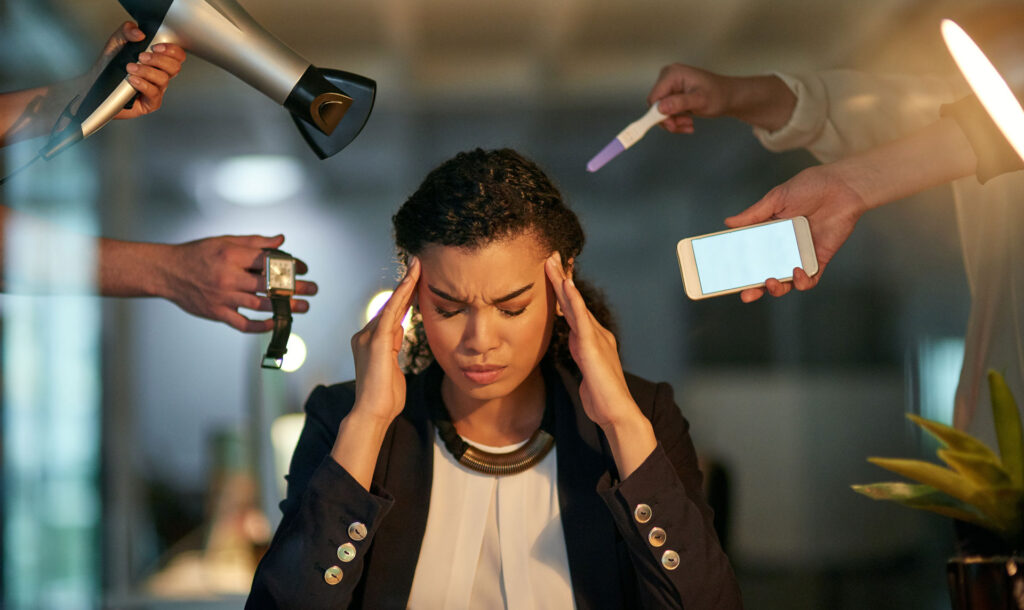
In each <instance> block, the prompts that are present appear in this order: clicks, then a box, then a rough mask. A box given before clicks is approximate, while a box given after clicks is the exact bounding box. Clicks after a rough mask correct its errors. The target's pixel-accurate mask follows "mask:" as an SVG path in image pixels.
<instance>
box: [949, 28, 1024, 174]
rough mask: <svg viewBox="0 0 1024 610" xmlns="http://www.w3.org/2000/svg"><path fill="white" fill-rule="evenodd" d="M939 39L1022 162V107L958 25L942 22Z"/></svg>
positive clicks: (1023, 116)
mask: <svg viewBox="0 0 1024 610" xmlns="http://www.w3.org/2000/svg"><path fill="white" fill-rule="evenodd" d="M942 37H943V38H944V39H945V41H946V46H947V47H948V48H949V52H950V53H951V54H952V55H953V59H954V60H955V61H956V64H957V66H958V67H959V68H960V71H961V72H962V73H963V75H964V78H965V79H967V83H968V84H969V85H970V86H971V89H972V90H973V91H974V94H975V95H977V96H978V99H979V100H980V101H981V104H982V106H984V107H985V110H986V111H988V113H989V115H990V116H991V117H992V120H994V121H995V122H996V125H998V126H999V130H1000V131H1002V132H1003V135H1004V136H1005V137H1006V139H1007V140H1009V141H1010V145H1011V146H1013V149H1014V150H1015V151H1017V155H1018V156H1020V158H1021V159H1024V108H1021V105H1020V102H1018V101H1017V97H1016V96H1015V95H1014V94H1013V91H1011V90H1010V87H1009V85H1007V84H1006V81H1005V80H1004V79H1003V77H1002V76H1000V75H999V72H998V71H997V70H996V68H995V66H993V65H992V62H991V61H989V60H988V58H987V57H985V54H984V53H983V52H982V50H981V49H980V48H978V45H977V44H975V43H974V41H973V40H971V37H970V36H968V35H967V32H965V31H964V30H963V29H962V28H961V27H960V26H959V25H957V24H956V23H955V22H953V21H951V20H949V19H943V20H942Z"/></svg>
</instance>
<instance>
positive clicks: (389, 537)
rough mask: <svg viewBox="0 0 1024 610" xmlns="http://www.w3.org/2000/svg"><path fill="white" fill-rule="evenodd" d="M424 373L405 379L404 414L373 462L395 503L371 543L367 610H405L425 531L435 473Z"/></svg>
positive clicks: (378, 480)
mask: <svg viewBox="0 0 1024 610" xmlns="http://www.w3.org/2000/svg"><path fill="white" fill-rule="evenodd" d="M426 377H427V375H426V374H425V373H421V374H419V375H415V376H408V377H406V380H407V383H408V388H407V392H406V401H405V409H404V410H403V411H402V414H401V415H400V416H399V417H397V418H395V422H394V425H393V426H392V429H391V433H390V434H388V435H387V437H386V438H385V440H384V444H383V446H382V447H381V452H380V456H379V457H378V459H377V467H376V469H375V470H374V474H373V478H374V482H376V483H377V484H379V485H381V486H383V487H384V488H385V489H387V490H388V491H389V492H390V493H391V495H392V496H394V498H395V503H394V505H393V506H392V507H391V511H390V512H389V513H388V515H387V518H386V519H384V521H383V522H382V523H381V525H380V528H379V529H378V530H377V534H376V536H375V537H374V539H373V548H372V550H371V555H370V556H369V557H367V560H366V561H367V565H366V570H365V572H364V574H363V584H365V589H364V602H363V604H362V605H361V606H362V607H366V608H371V607H372V608H405V607H406V604H407V603H408V601H409V593H410V591H412V580H413V577H414V576H415V574H416V563H417V561H418V560H419V555H420V544H421V543H422V542H423V535H424V532H426V529H427V513H428V511H429V509H430V486H431V481H432V479H433V472H434V470H433V468H434V451H433V447H434V427H433V425H432V424H431V423H430V417H429V416H428V411H427V405H426V401H425V399H424V388H423V385H424V380H425V378H426Z"/></svg>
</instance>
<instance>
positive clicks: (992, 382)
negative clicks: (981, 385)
mask: <svg viewBox="0 0 1024 610" xmlns="http://www.w3.org/2000/svg"><path fill="white" fill-rule="evenodd" d="M988 389H989V395H990V396H991V397H992V421H993V422H994V423H995V427H996V439H997V440H998V441H999V454H1000V456H1002V458H1003V468H1005V469H1006V472H1008V473H1009V474H1010V479H1011V480H1012V481H1013V483H1014V484H1015V485H1016V486H1017V487H1020V486H1021V485H1024V439H1022V437H1024V434H1022V432H1021V424H1020V411H1018V410H1017V402H1016V401H1015V400H1014V399H1013V394H1012V393H1011V392H1010V388H1009V386H1007V385H1006V380H1005V379H1004V378H1003V376H1002V375H1000V374H999V373H998V372H996V371H993V370H989V372H988Z"/></svg>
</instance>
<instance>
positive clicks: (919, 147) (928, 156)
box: [833, 118, 977, 209]
mask: <svg viewBox="0 0 1024 610" xmlns="http://www.w3.org/2000/svg"><path fill="white" fill-rule="evenodd" d="M976 167H977V158H976V157H975V155H974V151H973V149H972V148H971V145H970V142H969V141H968V140H967V137H966V136H964V134H963V131H962V130H961V129H960V127H959V125H957V123H956V122H955V121H954V120H953V119H950V118H944V119H940V120H939V121H936V122H935V123H932V124H931V125H929V126H928V127H926V128H924V129H923V130H921V131H919V132H917V133H914V134H912V135H910V136H907V137H905V138H902V139H900V140H896V141H893V142H890V143H888V144H884V145H882V146H879V147H877V148H873V149H871V150H869V151H866V152H864V153H861V154H858V155H854V156H852V157H847V158H845V159H843V160H841V161H837V162H835V163H834V164H833V169H834V171H837V172H839V174H840V175H841V177H842V178H843V180H844V181H846V183H847V184H849V185H850V187H852V188H853V189H854V190H855V191H857V192H858V193H859V194H860V195H861V197H862V199H863V200H864V203H865V204H866V206H867V208H868V209H870V208H875V207H878V206H880V205H883V204H885V203H888V202H890V201H895V200H897V199H902V198H903V197H908V196H910V195H913V194H914V193H918V192H920V191H923V190H926V189H929V188H931V187H934V186H938V185H940V184H945V183H947V182H950V181H952V180H956V179H957V178H962V177H964V176H970V175H972V174H973V173H974V172H975V168H976Z"/></svg>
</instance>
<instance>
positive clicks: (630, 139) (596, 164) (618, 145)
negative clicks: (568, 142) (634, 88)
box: [587, 102, 668, 172]
mask: <svg viewBox="0 0 1024 610" xmlns="http://www.w3.org/2000/svg"><path fill="white" fill-rule="evenodd" d="M667 118H668V115H667V114H662V113H661V111H660V110H658V103H657V102H655V103H654V105H652V106H651V108H650V110H648V111H647V114H645V115H644V116H642V117H640V118H639V119H638V120H636V121H633V122H632V123H630V124H629V126H628V127H626V128H625V129H623V130H622V131H621V132H619V135H617V136H615V139H614V140H612V141H611V142H609V143H608V146H605V147H604V148H602V149H601V152H599V153H597V156H595V157H594V158H593V159H591V160H590V162H589V163H587V171H588V172H596V171H597V170H599V169H601V167H603V166H604V164H605V163H608V162H609V161H611V160H612V159H614V158H615V157H616V156H618V154H619V153H621V152H622V151H624V150H626V149H627V148H629V147H630V146H632V145H634V144H636V143H637V142H639V141H640V138H642V137H644V134H646V133H647V131H648V130H650V128H651V127H654V126H655V125H657V124H658V123H660V122H662V121H664V120H665V119H667Z"/></svg>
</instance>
